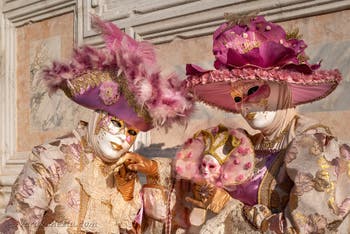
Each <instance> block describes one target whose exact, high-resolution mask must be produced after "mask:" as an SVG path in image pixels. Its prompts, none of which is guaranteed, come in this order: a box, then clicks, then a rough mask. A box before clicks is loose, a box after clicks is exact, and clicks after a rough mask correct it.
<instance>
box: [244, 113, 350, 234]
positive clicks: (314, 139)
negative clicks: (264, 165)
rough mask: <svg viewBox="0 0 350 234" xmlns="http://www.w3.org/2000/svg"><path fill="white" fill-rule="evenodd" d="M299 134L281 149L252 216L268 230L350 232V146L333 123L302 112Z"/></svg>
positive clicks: (247, 211) (253, 221)
mask: <svg viewBox="0 0 350 234" xmlns="http://www.w3.org/2000/svg"><path fill="white" fill-rule="evenodd" d="M295 128H296V129H295V132H296V137H295V138H294V140H293V141H292V142H291V143H290V144H289V145H288V147H287V148H286V149H284V150H281V151H280V152H279V155H278V156H277V158H276V160H275V161H274V163H273V164H272V165H271V167H270V168H269V170H268V173H266V175H265V176H264V178H263V181H262V183H261V184H260V187H259V194H258V197H259V200H258V203H259V204H257V205H254V206H251V207H248V206H246V207H245V214H246V216H247V219H248V220H249V221H250V222H251V224H253V225H254V226H255V227H257V228H259V229H260V230H261V231H263V232H267V233H349V231H350V226H349V224H348V222H349V220H348V219H349V218H348V217H347V214H348V213H349V211H350V203H349V200H350V177H349V176H350V167H349V166H350V161H349V160H350V157H349V156H350V151H349V149H350V148H349V146H348V145H346V144H341V143H340V142H339V141H338V140H337V139H336V138H335V137H334V136H332V134H331V132H330V131H329V129H328V128H327V127H325V126H322V125H321V124H319V123H317V122H316V121H313V120H311V119H308V118H306V117H302V116H298V117H297V119H296V124H295Z"/></svg>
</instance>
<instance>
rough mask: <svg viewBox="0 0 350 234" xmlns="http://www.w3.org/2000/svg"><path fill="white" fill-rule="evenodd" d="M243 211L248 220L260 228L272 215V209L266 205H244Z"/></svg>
mask: <svg viewBox="0 0 350 234" xmlns="http://www.w3.org/2000/svg"><path fill="white" fill-rule="evenodd" d="M243 211H244V212H243V213H244V215H245V217H246V218H247V220H248V221H249V222H250V223H251V224H252V225H253V226H254V227H255V228H257V229H258V230H260V229H261V228H262V226H264V225H263V223H264V222H265V221H266V220H267V218H268V217H269V216H270V215H271V211H270V209H269V208H267V207H266V206H264V205H261V204H257V205H254V206H244V208H243Z"/></svg>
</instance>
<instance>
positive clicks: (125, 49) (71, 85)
mask: <svg viewBox="0 0 350 234" xmlns="http://www.w3.org/2000/svg"><path fill="white" fill-rule="evenodd" d="M92 19H93V25H94V26H95V27H96V28H97V29H99V30H101V31H102V35H103V37H104V40H105V42H106V48H104V49H96V48H93V47H90V46H82V47H81V48H78V49H76V50H74V54H73V59H72V61H71V62H69V63H63V62H53V64H52V66H50V67H46V68H45V69H43V73H42V75H43V79H44V80H45V82H46V84H47V86H48V87H49V89H50V92H51V93H52V92H54V91H56V90H58V89H62V90H63V91H64V92H65V93H66V95H67V96H68V97H69V98H70V99H72V100H73V101H74V102H76V103H78V104H80V105H82V106H84V107H87V108H90V109H93V110H101V111H106V112H108V113H109V114H111V115H113V116H116V117H117V118H119V119H122V120H124V121H125V122H126V123H127V124H129V125H131V126H133V127H136V128H138V129H139V130H141V131H147V130H149V129H151V128H152V127H155V126H159V125H162V126H164V125H169V124H171V123H172V122H174V121H182V120H184V119H186V117H187V116H188V115H189V114H190V112H191V110H192V98H191V97H190V96H189V95H188V91H187V90H186V89H184V88H183V87H182V86H181V82H180V80H179V78H178V77H177V76H176V75H174V74H172V75H170V76H169V77H161V75H160V70H159V68H158V66H157V63H156V56H155V52H154V48H153V46H152V45H151V44H149V43H147V42H137V41H135V40H134V39H132V38H131V37H129V36H128V35H126V34H125V33H123V32H122V31H121V30H120V29H119V28H118V27H117V26H115V25H114V24H113V23H110V22H104V21H102V20H100V19H99V18H98V17H97V16H93V17H92Z"/></svg>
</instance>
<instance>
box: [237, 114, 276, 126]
mask: <svg viewBox="0 0 350 234" xmlns="http://www.w3.org/2000/svg"><path fill="white" fill-rule="evenodd" d="M276 113H277V112H276V111H260V112H249V113H242V115H243V117H244V118H245V120H246V121H247V122H248V124H249V125H250V126H251V127H252V128H254V129H257V130H260V129H263V128H266V127H267V126H269V125H270V124H271V123H272V122H273V120H274V119H275V117H276Z"/></svg>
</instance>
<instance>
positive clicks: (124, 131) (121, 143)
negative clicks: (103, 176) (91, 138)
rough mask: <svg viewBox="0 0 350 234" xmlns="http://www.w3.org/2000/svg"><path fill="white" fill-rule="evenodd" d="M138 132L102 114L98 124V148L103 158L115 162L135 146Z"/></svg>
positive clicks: (118, 120)
mask: <svg viewBox="0 0 350 234" xmlns="http://www.w3.org/2000/svg"><path fill="white" fill-rule="evenodd" d="M137 133H138V130H137V129H135V128H130V127H128V126H126V124H125V123H124V121H122V120H120V119H117V118H116V117H113V116H110V115H108V114H105V113H100V115H99V119H98V120H97V123H96V129H95V140H96V146H97V147H98V148H99V150H100V152H101V153H102V155H101V158H102V159H103V160H105V161H109V162H113V161H116V160H117V159H118V158H119V157H121V156H122V155H123V154H124V153H126V152H127V151H128V150H129V149H130V147H131V146H132V145H133V143H134V141H135V139H136V136H137Z"/></svg>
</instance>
